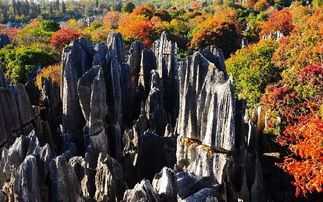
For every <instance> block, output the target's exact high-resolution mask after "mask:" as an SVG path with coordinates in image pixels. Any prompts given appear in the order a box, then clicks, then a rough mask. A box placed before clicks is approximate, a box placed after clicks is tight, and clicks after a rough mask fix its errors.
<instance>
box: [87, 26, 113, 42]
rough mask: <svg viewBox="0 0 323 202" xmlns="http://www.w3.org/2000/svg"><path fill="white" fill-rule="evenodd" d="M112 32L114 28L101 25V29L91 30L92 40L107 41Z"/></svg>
mask: <svg viewBox="0 0 323 202" xmlns="http://www.w3.org/2000/svg"><path fill="white" fill-rule="evenodd" d="M110 32H112V30H111V29H110V28H108V27H100V28H99V29H96V30H93V31H92V32H91V41H93V42H96V43H99V42H105V41H106V40H107V36H108V35H109V33H110Z"/></svg>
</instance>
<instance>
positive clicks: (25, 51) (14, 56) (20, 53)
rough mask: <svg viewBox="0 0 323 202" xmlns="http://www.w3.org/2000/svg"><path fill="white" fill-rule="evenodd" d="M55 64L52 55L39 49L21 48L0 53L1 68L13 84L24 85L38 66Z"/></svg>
mask: <svg viewBox="0 0 323 202" xmlns="http://www.w3.org/2000/svg"><path fill="white" fill-rule="evenodd" d="M56 62H57V60H56V57H55V55H54V53H52V52H46V51H45V50H43V49H40V48H34V47H25V46H22V47H18V48H16V49H9V50H8V49H7V50H4V51H1V52H0V64H1V67H2V68H3V69H5V72H6V75H7V76H8V77H9V78H10V79H11V80H12V81H13V82H20V83H25V82H26V81H27V79H28V77H29V76H30V75H32V74H33V73H35V71H36V70H37V67H38V66H39V65H40V66H42V67H44V66H48V65H51V64H54V63H56Z"/></svg>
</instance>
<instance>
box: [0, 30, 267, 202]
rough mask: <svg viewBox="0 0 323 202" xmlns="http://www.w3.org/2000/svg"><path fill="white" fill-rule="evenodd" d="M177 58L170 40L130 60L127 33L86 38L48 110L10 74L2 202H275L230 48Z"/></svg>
mask: <svg viewBox="0 0 323 202" xmlns="http://www.w3.org/2000/svg"><path fill="white" fill-rule="evenodd" d="M1 42H2V43H5V39H2V40H1ZM176 51H177V47H176V43H172V42H171V41H169V40H168V38H167V33H165V32H164V33H162V35H161V37H160V39H159V40H157V41H155V42H154V43H153V45H152V48H151V49H148V48H146V47H145V45H144V44H142V43H141V42H138V41H136V42H134V43H132V44H131V48H130V51H129V53H128V54H125V53H124V47H123V41H122V38H121V35H120V34H118V33H111V34H110V35H109V36H108V38H107V42H106V43H101V44H97V45H95V46H93V45H92V44H91V43H89V42H88V41H87V40H86V39H84V38H80V39H77V40H75V41H73V42H72V44H70V46H68V47H66V48H64V50H63V55H62V58H63V59H62V63H63V73H62V80H61V82H62V83H61V88H60V89H59V88H58V87H57V86H56V85H55V84H54V83H53V82H52V81H51V80H50V79H45V78H44V79H43V80H42V86H43V88H42V89H43V90H42V91H41V101H40V103H39V104H38V105H32V102H33V100H34V99H35V98H34V96H35V95H34V91H33V89H32V88H29V87H28V85H27V86H26V87H24V86H23V85H22V84H15V85H9V84H8V83H7V81H6V79H5V77H4V75H3V74H1V77H0V78H1V79H0V81H1V82H0V86H1V88H0V104H1V105H0V110H1V113H0V115H1V116H0V132H1V136H0V141H1V145H2V147H3V149H2V153H1V163H0V177H1V178H0V179H1V184H0V186H1V187H2V194H1V195H0V197H1V198H2V200H4V199H5V197H7V200H9V201H49V200H52V201H125V202H132V201H177V200H181V201H187V202H191V201H237V200H243V201H266V200H267V198H266V197H267V196H266V191H265V189H264V179H263V171H262V166H261V163H260V161H259V156H258V148H259V146H260V140H258V139H257V138H258V137H257V127H261V126H260V125H261V116H259V114H256V115H255V116H256V117H255V119H256V120H255V121H254V122H251V121H249V122H247V121H246V120H245V118H244V116H245V104H246V103H245V101H244V100H240V99H235V97H234V90H233V84H232V79H231V78H230V77H229V76H228V75H227V73H226V68H225V64H224V57H223V53H222V51H221V49H218V48H216V47H214V46H210V47H207V48H205V49H201V50H199V51H197V52H195V53H194V54H193V55H192V56H189V57H187V58H186V59H183V60H182V59H179V58H177V57H176V56H175V54H176ZM59 117H62V120H61V123H60V121H59ZM7 145H8V146H9V147H8V148H7V147H6V146H7ZM57 145H63V146H61V147H57ZM129 187H132V189H129ZM267 194H270V193H267ZM271 194H272V193H271Z"/></svg>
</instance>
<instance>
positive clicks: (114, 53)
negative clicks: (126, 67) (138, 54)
mask: <svg viewBox="0 0 323 202" xmlns="http://www.w3.org/2000/svg"><path fill="white" fill-rule="evenodd" d="M107 46H108V49H109V50H110V55H111V57H113V58H116V59H117V61H118V63H119V64H124V63H125V56H124V48H123V40H122V35H121V34H120V33H110V34H109V35H108V38H107Z"/></svg>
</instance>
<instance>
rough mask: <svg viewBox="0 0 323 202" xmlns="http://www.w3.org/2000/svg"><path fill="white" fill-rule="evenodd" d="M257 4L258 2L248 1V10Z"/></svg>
mask: <svg viewBox="0 0 323 202" xmlns="http://www.w3.org/2000/svg"><path fill="white" fill-rule="evenodd" d="M256 2H257V0H247V1H246V4H247V7H248V8H253V6H254V5H255V3H256Z"/></svg>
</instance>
